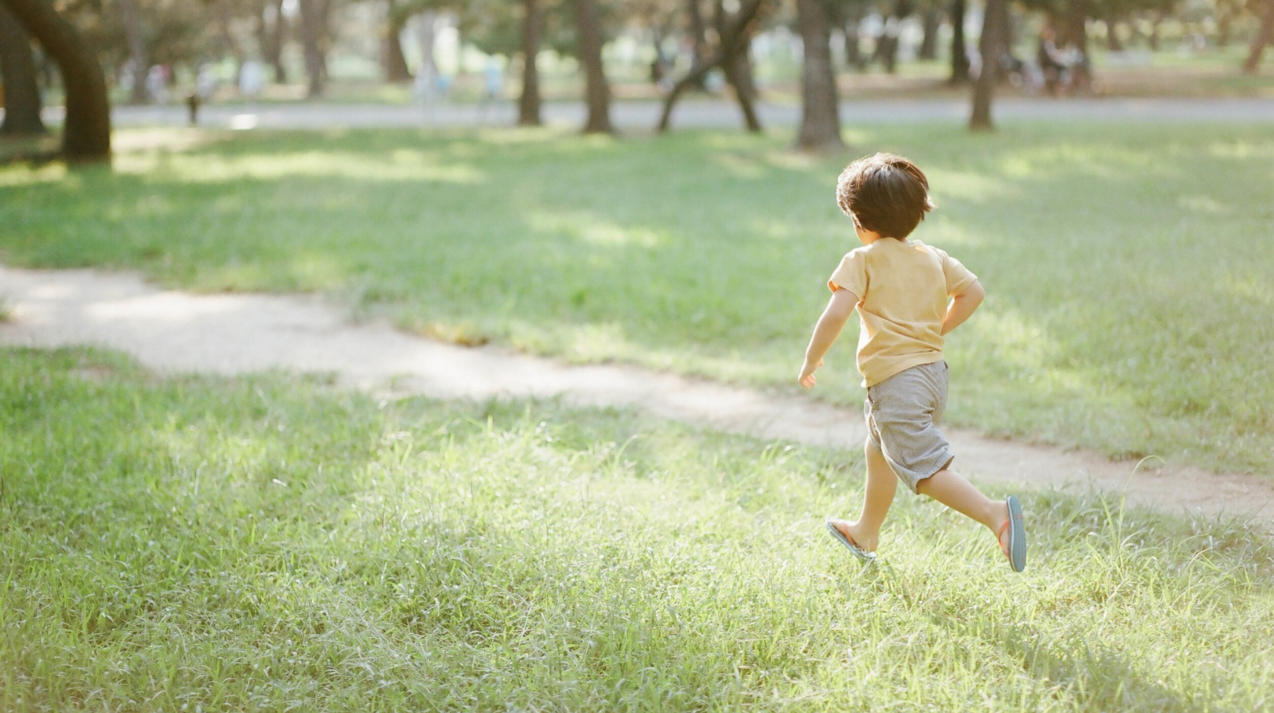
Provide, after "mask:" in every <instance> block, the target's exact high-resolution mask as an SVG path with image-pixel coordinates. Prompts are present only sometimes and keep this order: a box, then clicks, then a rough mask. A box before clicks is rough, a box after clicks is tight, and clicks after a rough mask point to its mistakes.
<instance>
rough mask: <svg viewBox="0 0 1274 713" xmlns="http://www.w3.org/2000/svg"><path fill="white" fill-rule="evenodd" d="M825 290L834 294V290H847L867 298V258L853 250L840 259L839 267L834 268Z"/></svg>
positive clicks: (858, 251) (860, 297)
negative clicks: (834, 270)
mask: <svg viewBox="0 0 1274 713" xmlns="http://www.w3.org/2000/svg"><path fill="white" fill-rule="evenodd" d="M827 289H829V290H831V291H832V292H835V291H836V290H838V289H840V290H849V291H850V292H852V293H854V294H855V295H857V296H858V299H860V300H861V299H863V298H865V297H866V296H867V256H866V255H864V254H863V253H862V251H860V250H855V251H853V252H851V253H849V254H848V255H846V256H845V257H843V258H841V261H840V265H838V266H837V267H836V272H833V273H832V276H831V277H830V278H829V279H828V280H827Z"/></svg>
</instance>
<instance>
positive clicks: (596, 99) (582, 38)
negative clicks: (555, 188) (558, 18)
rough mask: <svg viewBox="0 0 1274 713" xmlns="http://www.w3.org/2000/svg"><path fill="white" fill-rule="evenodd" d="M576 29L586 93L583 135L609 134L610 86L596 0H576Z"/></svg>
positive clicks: (611, 130) (599, 13)
mask: <svg viewBox="0 0 1274 713" xmlns="http://www.w3.org/2000/svg"><path fill="white" fill-rule="evenodd" d="M575 31H576V33H577V37H578V39H579V59H580V64H581V65H582V66H583V68H584V81H585V96H586V98H587V103H588V122H587V123H585V124H584V133H586V134H609V133H612V132H613V131H614V130H615V128H614V127H613V126H611V123H610V86H609V85H608V84H607V83H606V70H605V68H604V67H603V66H602V41H603V37H602V16H601V12H600V10H599V9H598V7H597V0H575Z"/></svg>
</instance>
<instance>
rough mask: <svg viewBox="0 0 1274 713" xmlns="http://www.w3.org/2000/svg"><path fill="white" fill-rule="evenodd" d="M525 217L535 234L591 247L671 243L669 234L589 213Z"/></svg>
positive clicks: (561, 212)
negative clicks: (616, 221)
mask: <svg viewBox="0 0 1274 713" xmlns="http://www.w3.org/2000/svg"><path fill="white" fill-rule="evenodd" d="M524 217H525V219H526V221H527V223H528V225H529V226H530V228H531V230H533V231H535V232H536V233H539V234H542V235H563V236H567V237H570V238H572V239H574V240H577V241H579V242H583V243H588V244H589V245H597V246H601V247H624V246H634V247H641V248H655V247H658V246H660V245H663V244H666V243H667V241H668V235H667V233H663V232H659V231H656V230H654V229H652V228H647V227H644V226H629V227H625V226H622V225H619V224H618V223H615V222H612V221H609V220H604V219H602V218H601V217H600V216H598V215H596V214H594V213H591V212H589V211H578V210H577V211H569V210H555V211H552V212H548V211H543V210H530V211H529V212H528V213H527V214H526V215H525V216H524Z"/></svg>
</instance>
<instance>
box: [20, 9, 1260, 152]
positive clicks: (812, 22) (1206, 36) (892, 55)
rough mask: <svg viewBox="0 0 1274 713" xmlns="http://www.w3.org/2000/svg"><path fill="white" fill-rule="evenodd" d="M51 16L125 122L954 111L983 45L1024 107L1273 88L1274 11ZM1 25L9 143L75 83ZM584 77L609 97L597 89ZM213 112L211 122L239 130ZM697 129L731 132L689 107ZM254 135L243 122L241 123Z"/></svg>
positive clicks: (776, 117) (53, 111)
mask: <svg viewBox="0 0 1274 713" xmlns="http://www.w3.org/2000/svg"><path fill="white" fill-rule="evenodd" d="M40 2H43V3H44V4H46V5H49V6H50V7H51V8H52V9H54V10H56V13H57V15H58V16H60V18H62V19H64V20H65V21H66V22H67V23H69V25H70V26H71V27H72V28H73V29H74V30H75V31H76V32H77V33H78V37H79V38H81V39H80V41H79V42H77V44H78V45H79V46H80V48H81V49H82V50H83V51H84V52H90V53H91V54H92V57H93V59H95V60H96V61H97V63H98V64H99V65H100V67H101V68H102V70H103V74H104V81H105V84H106V86H107V90H108V92H109V100H110V103H111V104H112V105H115V106H117V107H127V109H125V110H124V111H121V112H118V113H117V122H121V123H180V122H185V121H192V120H193V121H198V120H199V117H198V116H196V115H195V113H194V112H195V111H196V110H197V109H199V108H208V107H216V106H220V107H230V108H234V107H237V106H242V105H245V104H251V105H256V106H268V107H274V108H276V109H277V108H279V107H286V106H289V105H296V106H298V107H299V106H301V104H300V103H302V102H309V103H311V104H313V103H317V102H322V103H323V104H324V106H328V108H329V109H331V107H330V105H332V104H342V105H358V106H364V107H386V108H392V107H398V108H402V107H413V106H414V107H416V108H420V109H423V110H424V111H422V112H417V113H415V114H412V115H410V116H406V115H400V116H398V118H397V120H396V121H397V122H398V123H404V122H413V121H414V122H417V123H428V122H433V123H472V122H474V121H483V122H508V121H513V120H520V123H523V124H535V123H539V122H540V121H543V120H545V118H546V116H547V118H548V119H549V120H554V119H560V120H562V121H574V120H575V119H576V114H574V113H571V110H570V109H568V108H564V107H561V106H558V105H561V104H567V105H574V104H578V103H579V102H581V100H583V99H585V98H586V97H587V96H593V97H594V103H600V102H603V101H609V100H613V101H615V102H617V103H620V104H625V105H633V104H635V105H642V104H645V105H647V109H648V111H649V112H650V113H649V115H647V114H641V113H640V112H639V111H638V113H636V114H620V116H619V117H618V119H617V121H618V122H619V123H621V124H623V123H633V124H635V125H640V124H642V123H645V122H646V121H648V120H649V119H651V118H654V117H655V116H656V115H657V113H658V112H657V107H658V106H659V105H660V104H661V103H663V102H665V101H667V100H668V99H669V98H670V97H672V96H673V95H677V97H678V98H680V96H681V91H682V90H683V89H684V90H685V91H687V92H689V93H690V95H691V96H695V95H697V96H698V98H699V99H718V100H721V101H722V102H725V101H727V100H728V101H730V102H734V101H741V102H744V103H745V104H751V105H752V106H745V109H744V120H745V121H746V122H747V123H748V124H749V125H750V126H752V127H753V128H756V127H758V126H760V125H761V124H762V120H763V119H764V118H766V115H765V114H764V112H765V111H767V110H771V111H773V110H774V109H775V108H782V107H795V106H799V105H800V104H801V102H802V97H803V95H802V83H801V80H802V67H803V65H804V64H805V63H806V62H807V61H808V62H813V63H815V64H820V63H821V65H825V66H826V67H827V69H826V70H824V71H825V72H830V74H831V75H832V76H833V77H834V80H835V83H836V85H837V86H836V87H834V88H833V89H832V90H836V89H838V90H839V93H840V96H841V97H843V98H849V99H873V98H875V99H885V98H889V99H899V98H910V99H918V98H933V99H937V98H942V99H955V98H959V97H964V96H965V95H966V94H967V93H968V91H969V90H968V89H967V86H968V85H969V84H970V83H971V82H972V81H973V80H974V79H976V78H977V77H978V76H979V75H980V74H981V67H982V65H983V59H982V58H983V55H984V54H988V53H990V54H993V55H994V56H995V66H996V69H997V76H996V78H997V80H998V84H999V87H1000V91H1001V92H1002V94H1003V95H1008V96H1024V97H1058V98H1066V97H1076V96H1078V97H1177V98H1215V97H1271V96H1274V74H1272V73H1270V72H1269V71H1268V70H1266V71H1264V72H1262V64H1261V58H1262V50H1263V48H1264V46H1265V45H1266V44H1269V43H1270V41H1271V36H1272V35H1274V0H1028V1H1026V2H1004V1H1003V0H987V2H986V3H982V2H977V1H972V2H970V1H969V0H800V1H799V2H797V1H795V0H765V1H763V2H760V1H755V0H521V1H510V2H501V1H497V0H450V1H448V0H56V1H53V2H49V0H40ZM11 4H18V5H23V4H26V5H31V4H37V3H36V2H35V0H11ZM0 6H3V5H2V4H0ZM988 9H989V12H988ZM988 19H990V20H992V24H993V25H995V26H994V27H992V26H991V25H988V22H987V21H988ZM0 25H3V28H4V34H3V38H4V46H5V51H4V53H3V59H4V62H3V66H2V68H0V71H2V73H3V77H4V80H5V81H4V89H5V105H6V108H7V109H8V114H6V118H5V133H8V134H11V135H12V134H33V133H35V134H38V133H39V132H40V131H41V128H40V126H38V125H37V123H36V121H35V119H33V118H32V117H33V116H34V117H38V116H40V113H39V110H38V109H37V110H36V111H35V112H34V113H33V112H32V108H31V104H32V102H38V103H39V105H40V107H43V108H44V109H45V113H44V117H45V120H46V121H53V122H57V121H59V120H60V117H61V114H60V113H59V110H58V107H60V106H61V105H62V104H63V97H64V94H65V87H66V82H65V81H64V78H63V77H62V76H61V72H60V71H59V63H58V62H56V61H55V55H56V52H50V51H48V50H46V49H45V48H44V46H43V45H42V43H39V42H36V43H34V44H31V43H27V42H23V41H22V39H23V38H24V36H26V35H27V31H26V29H25V28H24V27H23V25H22V24H21V23H20V22H17V21H16V20H15V18H14V17H13V15H11V14H10V13H8V12H0ZM988 27H990V29H991V30H992V32H991V33H987V32H984V28H988ZM992 33H994V34H996V38H998V41H996V42H993V43H992V46H994V49H991V50H988V47H987V46H986V42H985V39H993V38H989V37H988V38H984V35H988V34H992ZM807 46H809V47H813V48H814V51H812V52H809V53H807V52H806V51H805V49H806V47H807ZM28 48H29V52H28V51H27V50H28ZM24 54H26V55H29V56H28V57H23V56H20V55H24ZM717 55H726V56H723V57H718V56H717ZM807 55H808V56H807ZM528 57H534V58H535V59H536V60H537V61H536V62H533V63H528V62H527V58H528ZM590 67H593V68H595V69H594V74H593V76H594V78H595V83H598V84H599V86H598V88H597V89H595V90H594V93H593V94H592V95H589V94H588V92H587V91H586V85H587V83H588V82H587V77H588V76H589V75H590V72H589V69H590ZM705 67H707V69H706V71H703V72H697V71H696V70H699V69H703V68H705ZM687 79H689V81H688V82H685V84H686V86H685V87H682V86H679V85H680V84H681V83H682V82H683V80H687ZM28 87H33V88H34V91H32V90H30V89H28ZM826 91H828V89H827V88H826V87H824V89H823V93H824V94H825V93H826ZM805 100H806V101H817V99H811V98H810V95H809V94H806V95H805ZM195 102H197V103H198V107H196V106H195V105H194V104H195ZM545 105H547V106H548V109H547V112H548V114H547V115H546V114H545V113H544V112H545V111H546V109H545V108H544V107H545ZM142 107H149V108H150V109H149V110H141V109H140V108H142ZM758 107H759V109H758ZM347 108H348V107H347ZM626 110H627V111H637V110H636V109H633V108H632V107H628V108H627V109H625V108H621V109H620V111H621V112H623V111H626ZM758 110H759V111H760V112H762V113H761V114H760V115H759V116H758V115H756V112H757V111H758ZM303 111H304V112H305V113H306V114H307V115H310V114H312V113H313V110H311V109H304V110H303ZM580 111H582V109H581V110H580ZM554 112H563V113H554ZM19 115H20V116H19ZM212 116H213V117H215V118H213V119H211V121H212V122H213V124H214V125H228V124H230V123H231V122H232V121H233V120H234V116H232V115H228V114H220V113H214V114H213V115H212ZM289 116H290V117H291V119H290V122H291V123H297V124H305V123H306V120H304V119H301V118H299V117H298V116H295V115H289V114H284V115H283V117H284V118H277V117H276V122H281V123H282V124H288V123H289V119H288V118H287V117H289ZM387 116H390V115H382V118H381V119H380V120H377V118H376V117H375V116H369V115H363V114H359V113H358V112H349V111H346V112H345V113H344V114H339V113H335V114H331V115H330V121H334V122H337V123H354V124H358V123H372V124H375V123H384V122H391V123H392V122H394V121H395V120H394V119H391V118H385V117H387ZM638 117H640V118H638ZM726 117H730V118H728V119H727V118H726ZM794 117H795V115H794V114H793V115H790V116H789V115H786V114H783V113H782V112H781V111H778V112H777V113H773V114H772V115H771V117H770V118H771V121H772V122H773V121H777V122H780V123H784V122H788V121H795V118H794ZM310 121H313V118H312V117H311V119H310ZM598 121H600V120H598ZM691 121H697V122H699V123H709V124H714V123H723V122H726V121H736V119H734V118H733V116H732V115H723V116H721V117H716V116H715V115H712V114H711V113H709V114H707V115H701V114H695V113H692V114H691ZM252 122H253V119H251V118H246V117H245V118H240V119H238V123H239V124H240V126H238V127H237V128H245V126H246V125H248V124H251V123H252ZM589 123H590V124H594V120H590V121H589ZM594 128H606V126H605V124H604V123H603V124H595V126H594Z"/></svg>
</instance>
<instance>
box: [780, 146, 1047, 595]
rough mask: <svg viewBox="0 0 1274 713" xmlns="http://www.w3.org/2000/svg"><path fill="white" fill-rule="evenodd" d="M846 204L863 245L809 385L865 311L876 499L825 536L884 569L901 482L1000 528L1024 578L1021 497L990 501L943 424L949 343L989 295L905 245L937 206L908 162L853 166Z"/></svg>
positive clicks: (841, 195) (814, 353) (844, 270)
mask: <svg viewBox="0 0 1274 713" xmlns="http://www.w3.org/2000/svg"><path fill="white" fill-rule="evenodd" d="M836 202H837V203H838V204H839V205H840V208H841V210H842V211H844V212H845V214H846V215H848V216H849V217H850V218H851V219H853V221H854V230H855V231H856V232H857V233H858V239H859V240H860V241H861V242H862V243H863V246H864V247H861V248H858V249H856V250H854V251H852V252H850V253H849V254H848V255H846V256H845V257H844V259H842V260H841V263H840V266H839V267H837V268H836V272H834V273H832V277H831V279H830V280H829V281H828V287H829V288H830V289H831V290H832V299H831V301H830V302H828V304H827V309H826V310H824V312H823V316H822V317H820V318H819V320H818V325H817V326H816V327H815V328H814V336H813V337H812V338H811V339H810V344H809V348H807V349H806V351H805V365H804V366H803V367H801V376H800V383H801V386H803V387H805V388H807V389H808V388H811V387H812V386H814V383H815V378H814V371H815V370H817V369H818V368H819V367H820V366H822V365H823V356H824V355H825V354H827V350H828V349H830V348H831V346H832V344H833V343H834V342H835V341H836V337H837V336H839V335H840V331H841V328H842V327H844V326H845V322H846V321H848V319H849V317H850V315H852V314H853V312H854V309H855V308H857V309H858V316H859V318H860V320H861V323H862V324H861V332H860V334H859V339H858V371H859V372H860V373H862V375H863V386H864V387H866V388H867V403H866V404H865V411H866V416H867V444H866V451H867V492H866V496H865V499H864V502H863V510H862V514H861V515H860V516H859V518H858V520H857V521H856V522H848V521H846V520H837V519H829V520H828V521H827V528H828V530H829V531H830V532H831V534H832V536H833V537H835V538H836V539H837V540H838V541H839V542H840V543H841V544H843V545H845V546H846V547H848V548H849V550H850V551H851V552H853V553H854V555H855V556H857V557H858V558H859V559H861V560H863V561H864V562H872V561H874V560H875V559H876V547H877V545H878V543H879V535H880V526H881V524H882V523H883V522H884V521H885V515H886V514H887V513H888V512H889V506H890V504H892V503H893V500H894V491H895V489H896V488H897V484H898V482H897V480H895V479H894V476H895V475H896V476H897V478H898V480H901V481H902V482H903V483H905V484H906V485H907V487H908V488H910V489H911V490H912V491H913V492H915V493H918V494H921V495H927V496H929V497H931V498H933V499H935V500H937V501H938V502H940V503H942V504H944V505H946V506H947V507H950V508H952V509H954V510H956V511H958V512H961V513H963V514H965V515H967V516H969V517H971V518H973V519H974V520H977V521H978V522H980V523H982V524H983V525H986V526H987V527H988V528H990V529H991V532H993V533H995V535H996V537H997V538H998V539H999V544H1000V549H1001V550H1002V551H1003V552H1004V554H1005V556H1006V557H1007V558H1008V560H1009V564H1010V566H1011V567H1012V568H1013V571H1015V572H1021V571H1022V570H1023V569H1025V568H1026V531H1025V529H1024V528H1023V524H1022V507H1021V505H1020V504H1019V503H1018V500H1017V498H1016V497H1014V496H1012V495H1010V496H1009V497H1007V498H1005V500H1004V501H1003V502H997V501H994V500H991V499H989V498H987V497H986V496H985V495H983V494H982V493H981V492H979V491H978V489H977V488H975V487H973V485H972V484H970V483H969V481H967V480H965V479H964V478H963V477H961V476H960V475H959V474H958V473H956V472H955V471H954V470H952V469H951V462H952V461H953V460H954V456H953V455H952V454H951V449H950V446H949V444H948V443H947V440H946V438H945V437H943V435H942V432H941V431H939V430H938V429H937V428H936V427H935V426H934V421H936V420H938V419H939V418H940V417H941V416H942V412H943V410H944V409H945V408H946V401H947V364H946V362H945V361H943V359H942V345H943V335H945V334H946V333H947V332H950V331H951V330H953V329H955V328H956V327H958V326H960V324H961V323H963V322H964V321H965V320H966V319H968V318H969V315H971V314H973V311H974V310H975V309H977V308H978V305H979V304H981V302H982V298H983V296H984V294H985V293H984V292H983V290H982V285H981V283H979V282H978V278H977V276H975V275H974V274H973V273H972V272H969V270H968V269H966V268H965V267H964V265H961V264H960V261H959V260H956V259H955V258H953V257H951V256H949V255H947V254H946V253H945V252H943V251H941V250H939V249H937V248H934V247H930V246H928V245H925V244H924V243H921V242H920V241H918V240H908V239H907V236H908V235H910V234H911V232H912V231H913V230H915V228H916V226H917V225H919V224H920V221H921V220H924V215H925V213H926V212H928V211H930V210H932V209H933V208H934V207H935V206H934V204H933V202H932V201H931V200H930V199H929V179H927V178H925V174H924V173H922V172H921V171H920V169H919V168H917V167H916V165H915V164H913V163H912V162H910V161H908V160H907V159H905V158H902V157H900V156H894V155H891V154H876V155H875V156H870V157H868V158H864V159H860V160H858V161H855V162H854V163H852V164H850V165H849V167H848V168H846V169H845V171H844V172H843V173H841V175H840V179H839V180H838V181H837V185H836ZM948 299H950V302H948Z"/></svg>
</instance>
